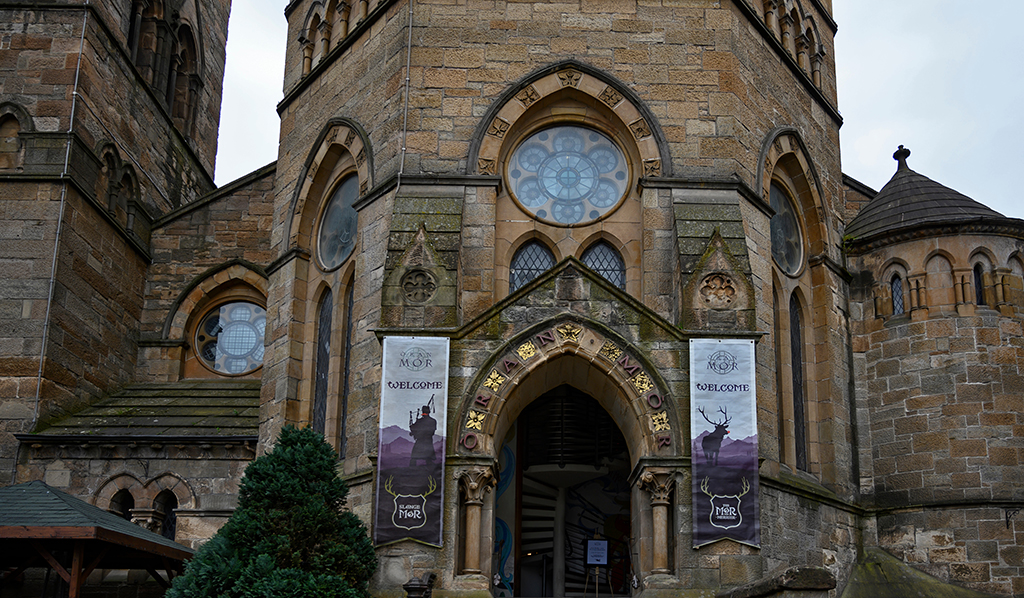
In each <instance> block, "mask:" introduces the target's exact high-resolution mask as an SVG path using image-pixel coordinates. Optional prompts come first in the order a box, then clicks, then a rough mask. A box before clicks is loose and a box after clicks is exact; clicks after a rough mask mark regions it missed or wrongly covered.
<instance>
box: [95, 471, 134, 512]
mask: <svg viewBox="0 0 1024 598" xmlns="http://www.w3.org/2000/svg"><path fill="white" fill-rule="evenodd" d="M122 490H127V491H128V492H130V493H131V495H132V497H133V498H134V499H135V500H136V502H137V501H138V500H139V499H141V498H142V496H143V493H144V490H143V484H142V481H141V480H139V478H137V477H135V476H134V475H132V474H130V473H127V472H123V473H118V474H114V475H112V476H110V477H109V478H107V479H106V481H104V482H103V483H102V484H100V487H99V490H97V491H96V492H95V493H94V494H93V495H92V501H91V502H92V504H93V505H95V506H97V507H99V508H101V509H103V510H105V511H106V510H110V503H111V500H112V499H113V498H114V495H115V494H117V493H118V492H120V491H122Z"/></svg>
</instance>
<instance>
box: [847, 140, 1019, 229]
mask: <svg viewBox="0 0 1024 598" xmlns="http://www.w3.org/2000/svg"><path fill="white" fill-rule="evenodd" d="M908 156H910V150H908V149H905V148H904V147H903V146H902V145H901V146H900V147H899V149H898V150H897V151H896V153H895V154H893V158H894V159H895V160H896V161H897V162H898V163H899V166H898V167H897V169H896V174H894V175H893V177H892V179H890V180H889V182H888V183H886V184H885V186H884V187H882V190H881V191H879V192H878V195H876V196H875V198H874V199H872V200H871V201H870V202H868V204H867V205H866V206H864V207H863V208H861V210H860V212H859V213H858V214H857V216H856V217H855V218H854V219H853V220H851V221H850V223H849V225H847V227H846V236H847V237H848V238H851V239H853V240H854V242H861V241H866V240H868V239H871V238H874V237H878V236H881V235H886V234H892V233H895V232H898V231H904V230H907V229H911V228H917V227H922V226H929V225H941V224H963V223H968V222H971V221H981V220H992V219H999V220H1008V219H1007V218H1006V217H1005V216H1003V215H1002V214H1000V213H999V212H997V211H995V210H993V209H991V208H989V207H988V206H985V205H983V204H981V203H978V202H976V201H974V200H973V199H971V198H969V197H967V196H966V195H964V194H962V193H959V192H957V191H954V190H953V189H950V188H949V187H945V186H943V185H941V184H939V183H936V182H935V181H933V180H931V179H929V178H928V177H926V176H924V175H922V174H918V173H917V172H914V171H913V170H911V169H910V167H908V166H907V157H908Z"/></svg>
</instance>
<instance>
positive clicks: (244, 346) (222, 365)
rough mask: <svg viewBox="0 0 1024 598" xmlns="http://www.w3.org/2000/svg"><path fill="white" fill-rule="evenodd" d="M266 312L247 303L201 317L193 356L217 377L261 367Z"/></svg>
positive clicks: (232, 304) (228, 304)
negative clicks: (216, 374) (195, 355)
mask: <svg viewBox="0 0 1024 598" xmlns="http://www.w3.org/2000/svg"><path fill="white" fill-rule="evenodd" d="M266 327H267V312H266V310H265V309H263V308H262V307H260V306H259V305H256V304H255V303H250V302H248V301H235V302H232V303H225V304H223V305H221V306H219V307H218V308H216V309H214V310H211V311H210V312H209V313H208V314H206V316H204V317H203V320H202V322H200V323H199V329H198V330H196V347H197V349H196V352H197V353H198V354H199V359H200V361H202V363H203V364H204V365H205V366H206V367H208V368H210V369H212V370H213V371H215V372H217V373H218V374H230V375H240V374H248V373H249V372H251V371H253V370H255V369H256V368H258V367H260V366H261V365H263V334H264V332H265V330H266Z"/></svg>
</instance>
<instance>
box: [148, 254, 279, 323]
mask: <svg viewBox="0 0 1024 598" xmlns="http://www.w3.org/2000/svg"><path fill="white" fill-rule="evenodd" d="M230 283H241V284H245V285H247V286H249V287H251V288H252V289H254V290H255V291H256V292H257V293H258V294H259V295H261V296H262V301H263V302H266V297H267V275H266V274H265V273H264V272H263V269H262V268H260V267H259V266H256V265H255V264H251V263H249V262H246V261H244V260H239V259H235V260H230V261H227V262H225V263H223V264H221V265H219V266H215V267H213V268H210V269H209V270H207V271H206V272H203V273H202V274H200V275H199V276H197V277H195V279H193V281H192V283H191V284H189V285H188V287H186V288H185V289H184V290H183V291H182V292H181V294H179V295H178V298H177V299H176V300H175V302H174V305H173V306H171V309H169V310H168V312H167V319H166V320H164V327H163V335H162V336H163V338H164V339H180V338H183V337H184V334H185V329H186V327H187V326H188V322H189V320H190V318H191V317H192V316H194V315H197V312H198V311H199V310H202V308H203V306H204V304H205V303H206V302H205V299H206V298H207V297H209V296H211V295H212V294H213V293H214V292H215V291H216V289H218V288H220V287H223V286H224V285H227V284H230Z"/></svg>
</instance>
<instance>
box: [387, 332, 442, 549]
mask: <svg viewBox="0 0 1024 598" xmlns="http://www.w3.org/2000/svg"><path fill="white" fill-rule="evenodd" d="M382 365H383V368H382V369H383V375H382V379H381V391H380V430H379V441H378V448H377V509H376V511H375V513H376V521H375V522H374V526H373V530H374V543H375V544H377V545H378V546H379V545H382V544H390V543H392V542H398V541H399V540H407V539H408V540H416V541H418V542H422V543H424V544H430V545H431V546H441V532H442V529H441V522H442V517H441V508H442V497H443V496H444V431H445V429H446V417H445V414H446V412H447V410H446V405H447V397H448V339H447V338H434V337H396V336H387V337H384V356H383V364H382Z"/></svg>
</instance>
